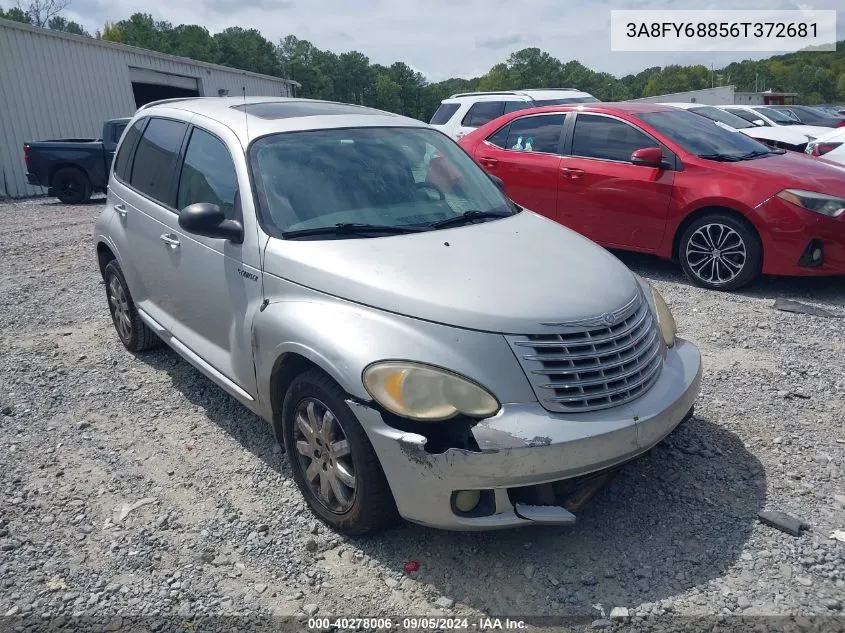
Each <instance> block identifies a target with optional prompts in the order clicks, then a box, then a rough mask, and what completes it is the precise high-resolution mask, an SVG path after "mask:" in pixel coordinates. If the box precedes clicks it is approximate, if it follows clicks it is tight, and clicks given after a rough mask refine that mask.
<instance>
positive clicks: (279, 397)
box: [269, 350, 345, 446]
mask: <svg viewBox="0 0 845 633" xmlns="http://www.w3.org/2000/svg"><path fill="white" fill-rule="evenodd" d="M310 369H317V370H319V371H321V372H323V373H324V374H326V376H328V377H329V378H331V379H332V380H334V381H335V382H336V383H337V384H338V385H340V387H341V389H343V385H342V384H341V382H340V381H339V380H338V379H337V377H336V376H334V375H332V374H333V372H331V371H328V370H327V369H326V368H325V367H324V366H323V364H322V363H320V362H318V361H317V360H315V359H314V358H309V357H308V356H306V355H305V354H303V353H301V352H300V351H292V350H285V351H282V352H281V353H280V354H279V355H278V357H277V358H276V360H275V361H274V363H273V369H272V371H271V372H270V384H269V391H270V408H271V415H272V424H273V432H274V433H275V435H276V440H277V441H278V442H279V445H280V446H284V439H283V436H282V404H283V403H284V400H285V395H286V394H287V392H288V389H289V388H290V385H291V383H292V382H293V381H294V379H295V378H296V377H297V376H299V375H301V374H303V373H305V372H306V371H308V370H310ZM344 391H345V390H344Z"/></svg>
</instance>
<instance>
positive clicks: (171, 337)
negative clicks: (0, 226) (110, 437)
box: [95, 98, 702, 534]
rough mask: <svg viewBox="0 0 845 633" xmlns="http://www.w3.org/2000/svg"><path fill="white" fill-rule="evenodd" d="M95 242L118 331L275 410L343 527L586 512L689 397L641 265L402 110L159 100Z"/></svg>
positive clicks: (294, 453)
mask: <svg viewBox="0 0 845 633" xmlns="http://www.w3.org/2000/svg"><path fill="white" fill-rule="evenodd" d="M95 237H96V248H97V258H98V261H99V266H100V271H101V273H102V276H103V279H104V281H105V288H106V294H107V299H108V305H109V310H110V312H111V315H112V318H113V321H114V325H115V328H116V330H117V334H118V336H119V337H120V340H121V341H122V343H123V344H124V345H125V346H126V348H128V349H129V350H131V351H133V352H137V351H140V350H143V349H145V348H149V347H152V346H154V345H155V344H157V343H158V342H160V341H164V342H165V343H167V344H168V345H169V346H170V347H172V348H173V349H174V350H175V351H176V352H177V353H179V354H180V355H181V356H182V357H184V358H185V359H186V360H187V361H189V362H190V363H192V364H193V365H194V366H195V367H196V368H197V369H199V370H200V371H201V372H203V373H204V374H205V375H206V376H208V377H209V378H210V379H211V380H213V381H214V382H215V383H217V384H218V385H219V386H220V387H222V388H223V389H224V390H226V391H227V392H228V393H229V394H231V395H232V396H233V397H234V398H236V399H238V400H239V401H240V402H242V403H243V404H244V405H245V406H246V407H248V408H249V409H250V410H252V411H254V412H255V413H257V414H258V415H260V416H261V417H262V418H264V419H265V420H266V421H267V422H269V423H270V424H272V426H273V429H274V431H275V433H276V437H277V438H278V440H279V441H280V442H281V443H282V444H283V446H284V448H285V450H286V453H287V456H288V459H289V463H290V466H291V469H292V473H293V477H294V479H295V481H296V483H297V484H298V486H299V488H300V490H301V492H302V494H303V495H304V497H305V499H306V500H307V502H308V504H309V506H310V507H311V509H312V510H313V512H314V513H315V514H316V515H317V516H319V517H320V518H321V519H322V520H323V521H325V522H326V523H328V524H330V525H331V526H333V527H334V528H335V529H337V530H340V531H344V532H347V533H351V534H362V533H365V532H369V531H372V530H375V529H378V528H381V527H383V526H385V525H386V524H387V523H388V522H390V521H391V520H392V519H394V518H395V517H396V516H397V515H399V516H402V517H404V518H405V519H408V520H410V521H413V522H416V523H420V524H424V525H428V526H433V527H437V528H445V529H455V530H479V529H492V528H504V527H513V526H521V525H531V524H536V523H545V524H564V523H570V522H572V521H573V520H575V516H574V514H572V513H571V512H569V511H568V510H567V509H566V507H565V505H566V504H564V503H563V502H562V501H561V494H563V493H562V492H561V490H563V489H565V488H566V485H567V484H571V482H572V481H579V480H580V479H581V478H583V476H585V475H588V474H591V473H603V472H605V471H608V469H612V468H614V467H616V466H618V465H620V464H622V463H624V462H627V461H629V460H631V459H633V458H636V457H637V456H639V455H641V454H643V453H645V452H647V451H648V450H650V449H651V448H652V447H653V446H654V445H655V444H657V443H658V442H660V441H661V440H662V439H663V438H664V437H665V436H666V435H667V434H668V433H670V432H671V431H672V430H673V429H674V428H675V427H676V426H677V425H678V424H680V423H681V422H682V421H684V420H685V419H687V418H689V417H690V415H691V413H692V409H693V404H694V401H695V399H696V397H697V395H698V392H699V384H700V380H701V371H702V369H701V358H700V355H699V352H698V350H697V348H696V347H695V346H694V345H692V344H691V343H689V342H687V341H684V340H683V339H681V338H678V337H677V336H676V327H675V322H674V319H673V317H672V314H671V313H670V311H669V308H668V307H667V306H666V304H665V303H664V301H663V299H662V298H661V297H660V295H659V294H658V293H657V292H656V291H655V290H654V289H653V288H652V287H651V286H650V285H649V284H648V283H646V282H645V281H644V280H642V279H640V278H638V277H637V276H636V275H634V274H633V273H632V272H631V271H630V270H629V269H628V268H627V267H625V266H624V265H623V264H622V263H620V262H619V261H618V260H617V259H616V258H615V257H613V256H612V255H611V254H609V253H608V252H607V251H605V250H604V249H602V248H600V247H599V246H597V245H595V244H594V243H593V242H591V241H589V240H587V239H586V238H584V237H582V236H580V235H578V234H577V233H574V232H573V231H571V230H568V229H566V228H565V227H563V226H560V225H559V224H557V223H555V222H552V221H550V220H547V219H545V218H543V217H541V216H539V215H537V214H535V213H533V212H531V211H530V210H527V209H522V208H520V207H518V206H516V205H515V204H514V203H513V202H511V201H510V200H509V199H508V198H507V197H506V196H505V195H504V193H503V190H502V186H501V182H495V181H494V179H491V177H489V176H487V175H486V174H485V172H484V171H482V170H481V168H479V167H478V166H476V164H475V163H474V162H473V161H472V159H471V158H470V157H469V156H468V155H467V154H466V153H464V152H463V150H461V149H460V148H459V147H458V145H456V144H455V143H454V142H453V141H452V140H450V139H449V138H447V137H446V136H445V135H443V134H441V133H440V132H438V131H436V130H434V129H432V128H430V127H428V126H427V125H425V124H423V123H420V122H418V121H415V120H411V119H407V118H404V117H400V116H396V115H392V114H389V113H385V112H380V111H376V110H372V109H368V108H364V107H359V106H351V105H345V104H337V103H328V102H322V101H310V100H302V99H280V98H250V99H228V98H204V99H203V98H201V99H196V98H194V99H171V100H166V101H162V102H156V103H154V104H150V105H148V106H145V107H143V108H141V109H140V110H139V111H138V112H137V113H136V114H135V116H134V117H133V119H132V121H131V122H130V124H129V125H128V126H127V129H126V132H125V133H124V135H123V138H122V139H121V141H120V145H119V147H118V150H117V154H116V157H115V161H114V165H113V170H112V174H111V177H110V181H109V189H108V200H107V203H106V205H105V208H104V210H103V212H102V214H101V215H100V217H99V219H98V220H97V223H96V235H95Z"/></svg>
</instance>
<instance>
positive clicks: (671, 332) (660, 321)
mask: <svg viewBox="0 0 845 633" xmlns="http://www.w3.org/2000/svg"><path fill="white" fill-rule="evenodd" d="M651 296H652V297H653V298H654V309H655V312H657V325H658V326H659V327H660V335H661V336H662V337H663V342H664V343H666V347H672V346H673V345H674V344H675V334H677V333H678V326H677V325H676V324H675V317H673V316H672V311H671V310H669V306H667V305H666V302H665V301H664V300H663V297H662V296H661V295H660V293H659V292H657V290H656V289H655V288H654V286H651Z"/></svg>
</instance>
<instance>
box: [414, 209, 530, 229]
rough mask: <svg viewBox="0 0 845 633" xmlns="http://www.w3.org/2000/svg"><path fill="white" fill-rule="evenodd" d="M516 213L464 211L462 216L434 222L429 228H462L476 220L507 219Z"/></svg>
mask: <svg viewBox="0 0 845 633" xmlns="http://www.w3.org/2000/svg"><path fill="white" fill-rule="evenodd" d="M513 214H514V211H464V212H463V213H461V214H460V215H455V216H453V217H451V218H446V219H445V220H438V221H437V222H432V223H431V224H429V225H428V226H429V227H431V228H433V229H445V228H449V227H451V226H461V225H462V224H469V223H470V222H473V221H475V220H487V219H492V218H506V217H507V216H509V215H513Z"/></svg>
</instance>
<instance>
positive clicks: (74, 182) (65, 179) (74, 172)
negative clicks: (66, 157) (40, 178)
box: [52, 167, 92, 204]
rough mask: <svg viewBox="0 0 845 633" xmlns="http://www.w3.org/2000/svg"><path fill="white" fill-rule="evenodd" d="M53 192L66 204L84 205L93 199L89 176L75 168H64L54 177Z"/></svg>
mask: <svg viewBox="0 0 845 633" xmlns="http://www.w3.org/2000/svg"><path fill="white" fill-rule="evenodd" d="M52 185H53V191H54V193H55V194H56V197H57V198H58V199H59V200H61V201H62V202H64V203H65V204H82V203H83V202H85V201H86V200H88V199H89V198H90V197H91V193H92V191H91V183H90V182H88V176H86V175H85V174H84V173H82V171H80V170H79V169H77V168H75V167H64V168H63V169H60V170H59V171H57V172H56V174H55V175H54V176H53V182H52Z"/></svg>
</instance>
